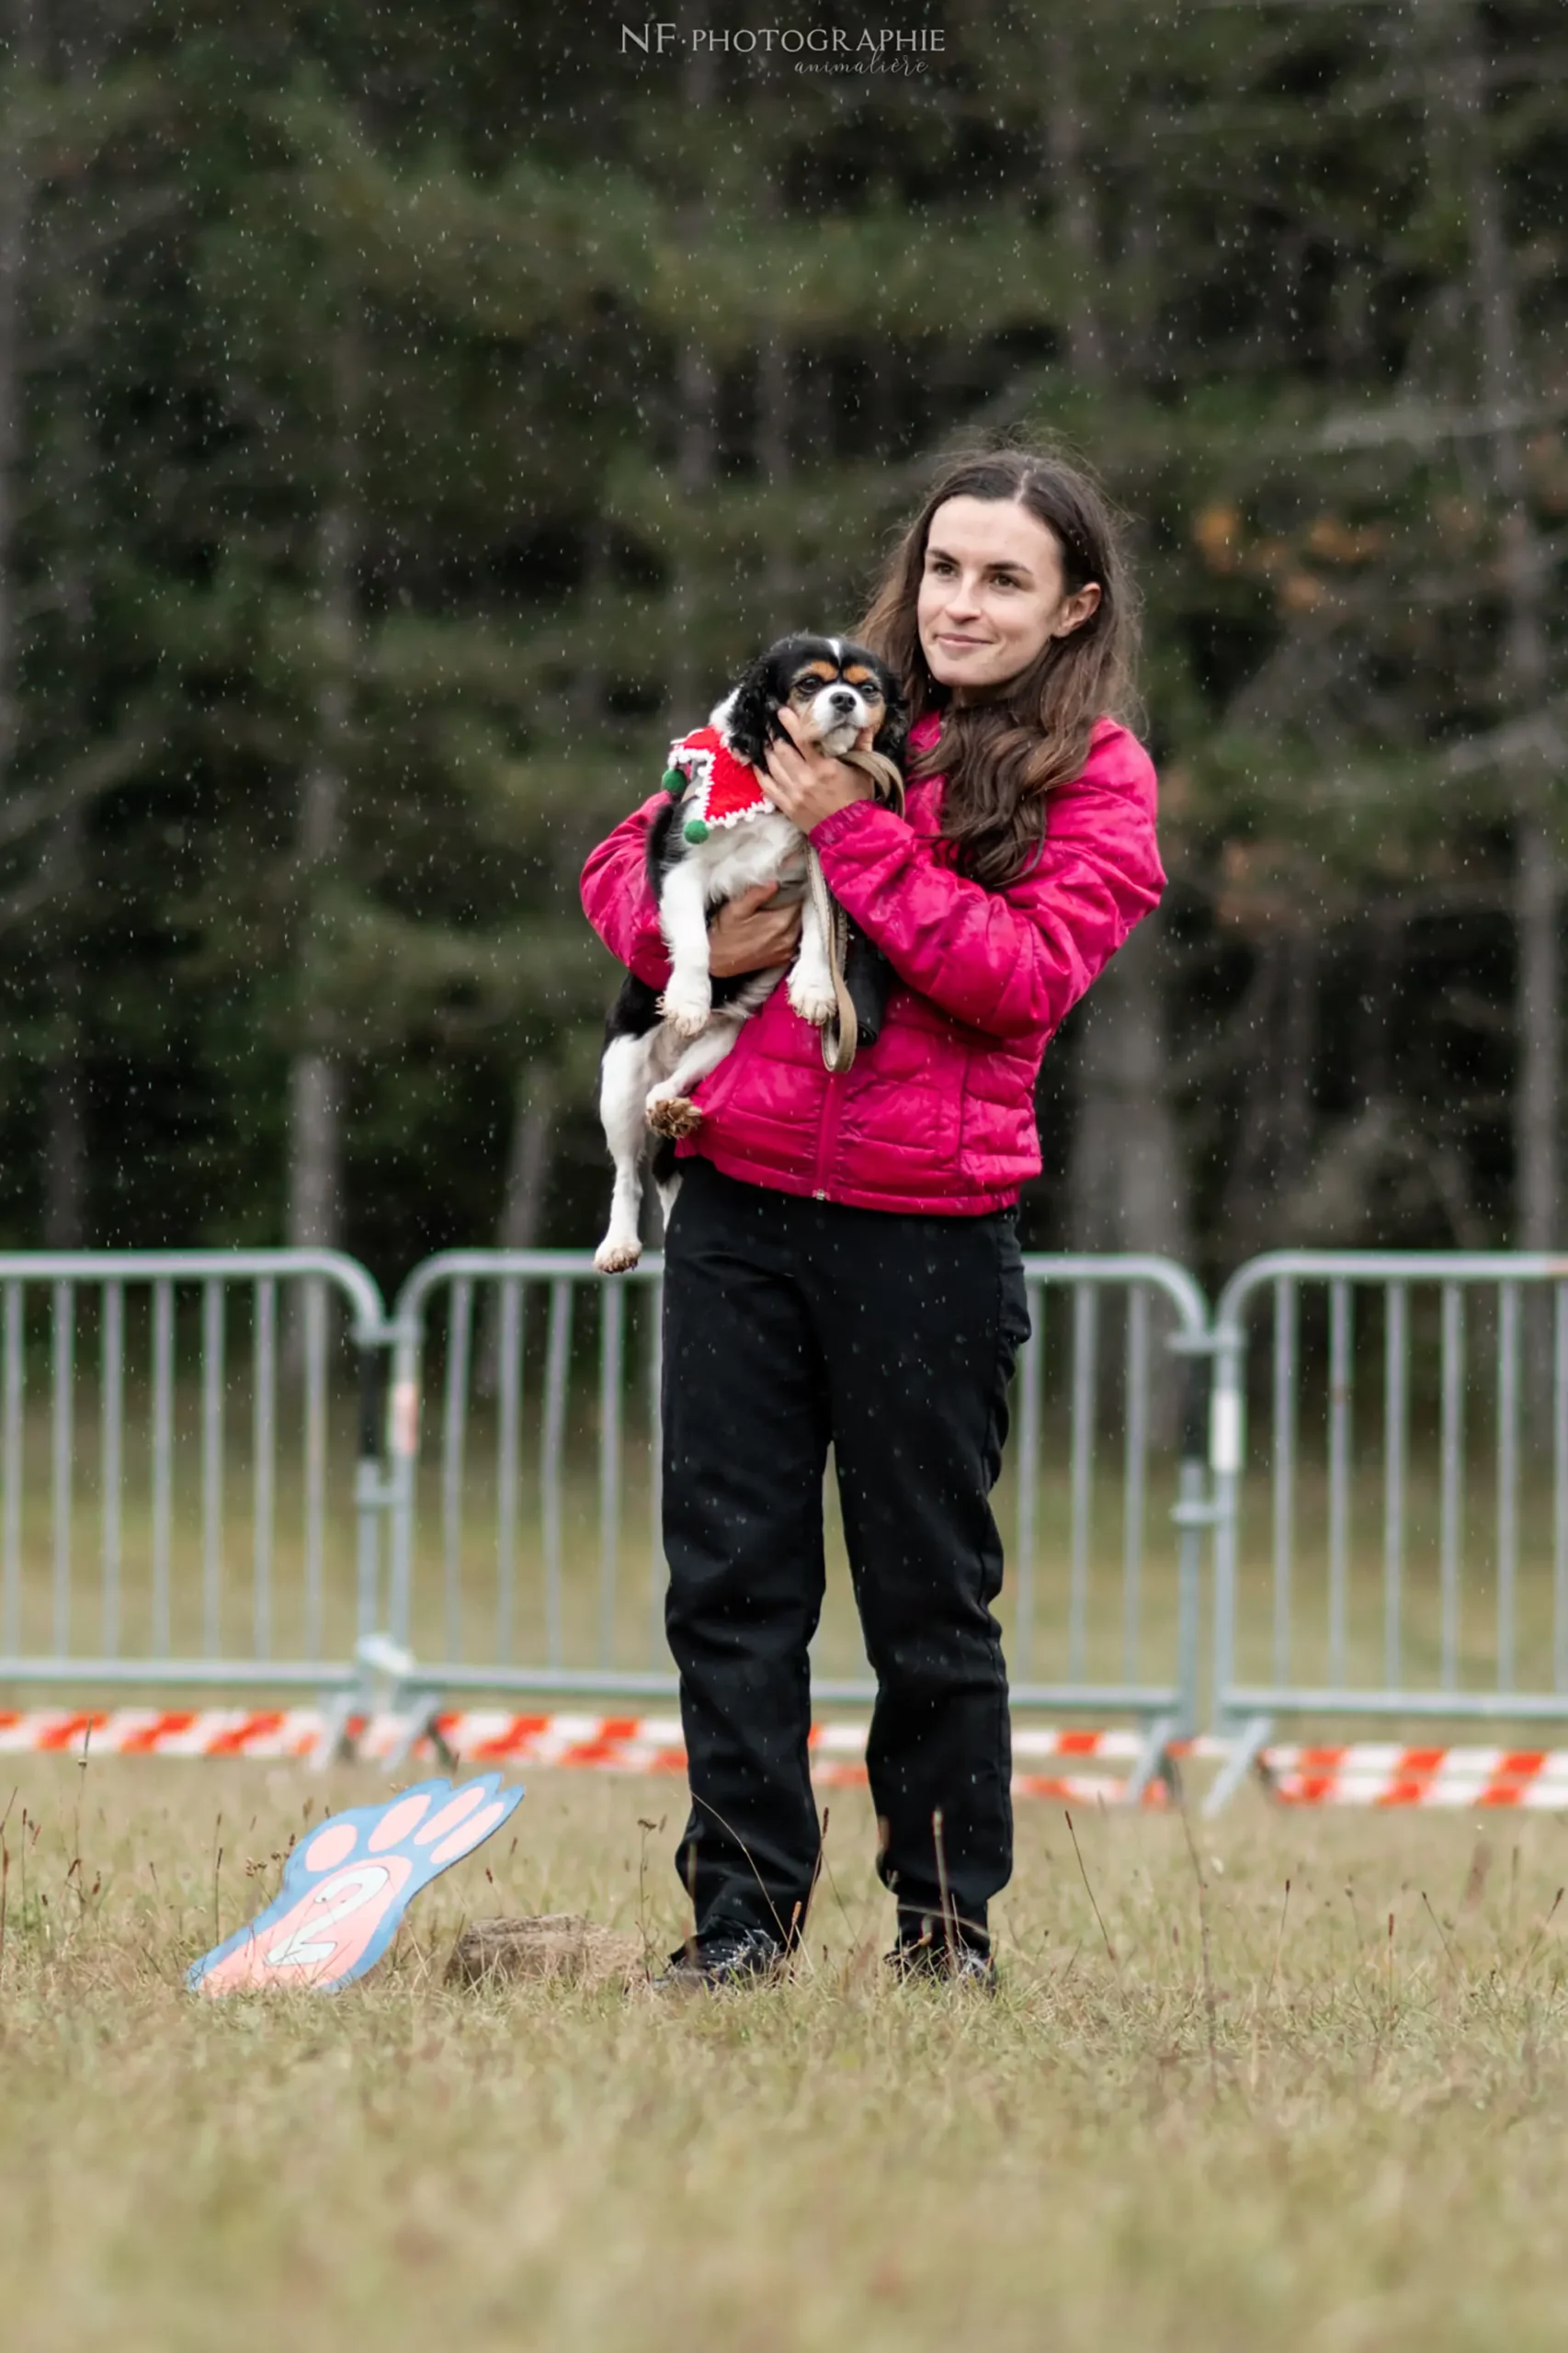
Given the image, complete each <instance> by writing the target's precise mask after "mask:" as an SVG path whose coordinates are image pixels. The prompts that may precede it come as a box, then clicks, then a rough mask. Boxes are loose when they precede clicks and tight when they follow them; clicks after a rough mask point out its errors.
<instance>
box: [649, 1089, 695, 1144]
mask: <svg viewBox="0 0 1568 2353" xmlns="http://www.w3.org/2000/svg"><path fill="white" fill-rule="evenodd" d="M648 1125H649V1126H650V1127H651V1128H652V1129H653V1133H654V1134H655V1135H656V1136H672V1137H674V1138H675V1139H676V1141H677V1142H678V1140H679V1139H680V1138H681V1137H682V1136H693V1135H695V1134H696V1133H697V1131H698V1129H699V1127H700V1126H701V1125H702V1113H701V1111H700V1109H699V1108H698V1106H697V1105H696V1104H695V1103H694V1102H693V1101H692V1099H691V1097H690V1096H689V1095H659V1094H656V1093H655V1094H653V1095H650V1096H649V1097H648Z"/></svg>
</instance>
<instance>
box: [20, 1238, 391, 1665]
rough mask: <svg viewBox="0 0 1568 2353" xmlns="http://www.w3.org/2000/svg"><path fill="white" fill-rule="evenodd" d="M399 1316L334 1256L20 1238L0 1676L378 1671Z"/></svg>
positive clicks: (358, 1270) (349, 1263) (360, 1274)
mask: <svg viewBox="0 0 1568 2353" xmlns="http://www.w3.org/2000/svg"><path fill="white" fill-rule="evenodd" d="M385 1320H386V1319H385V1313H384V1310H383V1307H382V1302H381V1294H380V1292H379V1290H377V1287H376V1285H375V1283H374V1282H373V1281H372V1280H371V1279H370V1277H369V1275H368V1274H367V1273H366V1272H365V1270H364V1268H363V1267H360V1266H358V1265H357V1264H356V1263H355V1262H354V1261H353V1260H352V1259H350V1258H346V1257H343V1256H339V1255H338V1254H337V1253H336V1252H334V1251H325V1250H259V1251H244V1250H223V1251H205V1250H171V1251H81V1252H60V1253H51V1252H32V1251H29V1252H25V1253H19V1252H13V1253H9V1254H6V1255H0V1687H3V1686H5V1685H16V1684H26V1685H29V1686H32V1685H43V1684H51V1685H74V1686H77V1687H82V1688H91V1687H95V1686H97V1687H103V1686H106V1685H107V1686H113V1687H115V1688H120V1689H123V1688H127V1687H133V1686H146V1687H148V1688H160V1687H163V1688H166V1687H169V1686H196V1687H210V1688H219V1687H227V1688H236V1689H237V1688H246V1687H249V1688H261V1687H283V1688H292V1687H306V1688H310V1689H312V1690H313V1691H318V1692H321V1693H323V1694H324V1695H330V1694H334V1693H347V1692H349V1691H350V1690H352V1689H354V1688H358V1686H359V1684H360V1683H361V1682H362V1680H363V1668H362V1666H361V1665H359V1664H358V1662H357V1660H356V1655H355V1653H356V1645H357V1644H358V1643H359V1642H361V1641H362V1640H364V1639H366V1638H373V1636H374V1634H375V1631H376V1629H377V1627H378V1625H379V1623H380V1612H381V1596H380V1577H381V1571H380V1551H381V1521H382V1519H383V1518H384V1517H385V1513H386V1508H387V1502H388V1494H387V1491H386V1489H385V1486H384V1483H383V1481H382V1478H381V1463H380V1459H379V1458H380V1449H381V1429H380V1424H381V1407H380V1378H379V1376H380V1370H381V1361H382V1351H383V1348H384V1345H385ZM346 1420H347V1423H348V1425H349V1427H347V1431H346V1430H345V1427H344V1424H345V1421H346ZM346 1455H347V1456H349V1457H351V1458H352V1459H353V1461H354V1462H355V1465H356V1468H355V1474H354V1479H353V1483H352V1484H350V1483H349V1482H348V1481H347V1479H345V1478H343V1477H341V1476H340V1475H339V1472H338V1469H337V1462H338V1461H339V1460H341V1459H342V1458H343V1457H344V1456H346ZM346 1554H347V1555H348V1556H350V1557H351V1558H352V1561H353V1573H352V1576H351V1578H350V1579H347V1580H346V1579H345V1577H344V1576H343V1574H341V1565H340V1564H341V1561H342V1559H343V1558H344V1557H345V1555H346Z"/></svg>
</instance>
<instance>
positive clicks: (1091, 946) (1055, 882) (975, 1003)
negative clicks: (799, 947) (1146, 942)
mask: <svg viewBox="0 0 1568 2353" xmlns="http://www.w3.org/2000/svg"><path fill="white" fill-rule="evenodd" d="M812 845H813V847H815V849H816V850H817V852H818V855H819V856H820V857H821V859H822V864H823V872H824V875H825V876H826V878H827V884H828V888H829V889H830V890H831V891H832V892H833V895H834V897H835V899H837V900H838V902H839V904H841V905H842V906H844V907H846V908H847V909H848V911H849V913H850V914H851V915H853V916H854V918H855V920H856V922H857V923H858V925H859V926H860V927H861V929H862V930H863V931H864V932H865V933H866V934H867V936H868V937H869V938H871V939H873V940H874V941H875V942H876V944H877V946H878V947H879V948H880V949H881V950H882V952H883V954H884V955H885V956H886V957H887V960H888V961H889V963H890V964H892V968H893V970H894V972H896V973H897V974H898V977H899V979H900V980H901V981H903V983H904V984H905V985H906V986H907V987H909V988H912V989H915V990H917V991H918V992H919V993H920V995H922V996H926V997H929V998H930V999H931V1002H932V1003H933V1004H934V1005H937V1006H940V1007H941V1009H942V1011H943V1012H944V1013H948V1014H950V1015H951V1016H952V1017H953V1018H954V1019H955V1020H957V1021H962V1022H965V1023H967V1024H969V1026H970V1027H971V1028H972V1029H983V1030H985V1031H987V1032H988V1033H989V1034H990V1035H991V1036H992V1037H995V1038H1015V1037H1023V1036H1026V1035H1027V1034H1028V1032H1029V1031H1030V1030H1033V1029H1047V1030H1050V1029H1055V1027H1056V1025H1057V1023H1058V1022H1059V1021H1061V1020H1062V1017H1063V1016H1064V1015H1065V1014H1066V1013H1067V1012H1068V1011H1069V1009H1070V1008H1071V1007H1072V1006H1074V1005H1075V1004H1076V1002H1077V1000H1078V999H1079V997H1081V996H1082V995H1083V994H1084V992H1085V989H1086V988H1087V987H1088V985H1089V983H1090V982H1091V981H1093V980H1094V979H1095V977H1096V974H1097V973H1098V972H1101V971H1102V970H1103V969H1104V967H1105V966H1106V965H1107V964H1108V962H1109V961H1110V959H1111V958H1112V956H1114V955H1115V953H1116V951H1117V949H1119V947H1120V945H1121V943H1122V941H1123V940H1124V939H1125V938H1126V937H1127V935H1128V933H1129V932H1130V931H1131V929H1132V927H1133V926H1134V924H1136V923H1138V922H1139V921H1140V920H1141V919H1142V917H1143V916H1144V915H1147V914H1149V912H1150V911H1151V909H1152V908H1153V907H1154V906H1156V905H1157V904H1158V903H1159V898H1160V893H1161V892H1162V891H1163V889H1164V887H1165V872H1164V870H1163V869H1162V867H1161V865H1160V858H1159V851H1158V849H1157V847H1156V846H1155V840H1154V771H1153V764H1152V763H1151V761H1150V759H1149V756H1148V755H1147V753H1146V752H1145V751H1144V750H1143V748H1142V745H1140V744H1139V743H1138V742H1137V741H1136V739H1135V738H1134V737H1133V736H1131V735H1130V734H1128V733H1126V731H1125V730H1124V729H1121V728H1116V729H1112V730H1108V731H1107V732H1106V733H1104V734H1103V735H1102V736H1101V737H1100V738H1099V740H1098V741H1097V742H1096V743H1095V744H1094V745H1092V747H1091V749H1090V752H1089V756H1088V759H1087V761H1086V763H1085V767H1084V771H1083V773H1082V775H1081V776H1079V777H1077V778H1076V779H1074V782H1073V783H1071V784H1068V785H1063V786H1062V787H1061V788H1060V789H1059V790H1057V791H1056V792H1054V793H1053V794H1052V795H1051V812H1050V817H1049V820H1048V829H1047V833H1046V836H1045V841H1044V843H1043V845H1042V847H1041V851H1040V856H1039V858H1038V859H1037V861H1036V863H1035V865H1034V867H1033V869H1032V870H1031V871H1030V872H1029V873H1028V874H1027V875H1025V876H1023V877H1022V878H1020V880H1019V881H1017V882H1014V883H1010V884H1009V885H1008V886H1007V888H1006V890H1005V891H988V890H985V889H983V887H982V885H981V884H980V883H978V882H971V881H968V880H967V879H966V878H965V877H964V876H962V875H959V874H955V873H954V872H953V871H952V870H951V869H950V868H949V867H947V866H945V865H943V864H941V863H940V862H939V860H938V858H937V855H936V852H937V845H936V844H935V843H933V842H931V841H928V840H926V838H924V837H923V836H922V835H918V834H916V833H915V832H914V831H913V829H912V828H911V827H910V826H909V825H907V824H905V823H904V822H903V818H901V817H896V816H894V814H893V813H892V811H891V810H889V809H881V808H878V807H876V806H874V805H873V804H872V803H870V802H869V801H856V802H854V803H853V804H852V805H851V806H848V807H846V808H840V809H837V810H835V811H834V812H832V813H831V814H829V815H827V816H825V817H824V818H822V819H821V820H820V822H819V823H818V824H815V825H813V826H812Z"/></svg>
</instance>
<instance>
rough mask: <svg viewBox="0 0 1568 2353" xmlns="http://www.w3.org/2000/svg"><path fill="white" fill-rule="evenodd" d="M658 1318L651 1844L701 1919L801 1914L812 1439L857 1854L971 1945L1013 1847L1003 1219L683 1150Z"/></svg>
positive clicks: (1008, 1351)
mask: <svg viewBox="0 0 1568 2353" xmlns="http://www.w3.org/2000/svg"><path fill="white" fill-rule="evenodd" d="M664 1313H665V1331H664V1384H663V1403H664V1425H665V1452H664V1525H665V1552H666V1553H667V1556H668V1560H669V1565H670V1585H669V1594H668V1599H667V1603H666V1609H665V1622H666V1626H667V1629H668V1633H669V1641H670V1648H671V1650H672V1651H673V1653H674V1654H675V1659H676V1665H677V1666H678V1668H679V1670H680V1689H681V1716H682V1721H683V1722H684V1725H685V1730H686V1745H687V1761H688V1771H689V1776H690V1782H691V1798H692V1806H691V1817H690V1820H689V1822H688V1823H687V1829H686V1834H685V1836H684V1838H683V1839H682V1841H681V1844H680V1847H679V1849H678V1850H677V1855H676V1865H677V1868H678V1870H679V1871H680V1875H681V1878H682V1881H683V1882H684V1883H685V1885H686V1886H687V1888H688V1889H689V1891H690V1893H691V1895H692V1899H693V1902H694V1904H695V1906H696V1912H697V1932H698V1935H699V1937H702V1936H707V1935H710V1934H711V1933H712V1932H713V1931H714V1930H715V1929H717V1928H721V1927H731V1926H733V1927H760V1928H765V1929H768V1930H771V1931H772V1933H774V1934H775V1935H780V1936H783V1937H784V1938H786V1939H787V1940H789V1941H793V1940H794V1938H796V1937H798V1935H799V1934H800V1931H801V1927H803V1925H804V1921H805V1916H806V1907H807V1904H808V1902H809V1900H810V1896H811V1893H812V1882H813V1880H814V1877H815V1874H816V1870H817V1860H818V1847H819V1843H820V1834H819V1829H818V1823H817V1813H816V1807H815V1804H814V1802H813V1799H812V1786H811V1779H810V1774H809V1771H808V1765H807V1744H806V1735H807V1733H808V1731H809V1729H810V1724H811V1694H810V1688H809V1668H808V1661H807V1644H808V1643H810V1641H811V1638H812V1633H813V1632H814V1631H815V1628H816V1624H817V1620H818V1617H819V1615H820V1613H821V1608H822V1599H823V1587H824V1560H823V1522H822V1487H823V1476H824V1470H825V1467H826V1460H827V1450H828V1448H829V1446H830V1444H831V1446H832V1448H833V1451H834V1457H835V1464H836V1468H837V1472H838V1492H839V1497H840V1501H841V1505H842V1508H843V1516H844V1530H845V1537H846V1544H847V1549H848V1553H849V1563H850V1569H851V1573H852V1575H853V1579H854V1589H855V1598H856V1601H857V1603H858V1608H859V1612H860V1622H861V1626H862V1628H863V1630H864V1633H865V1640H866V1652H867V1655H868V1657H869V1660H870V1663H871V1665H872V1668H873V1670H874V1672H875V1675H876V1678H877V1687H878V1694H879V1696H878V1699H877V1704H876V1709H875V1712H874V1714H873V1717H872V1722H871V1731H870V1742H869V1752H868V1759H867V1761H868V1765H869V1778H870V1785H871V1795H872V1798H873V1800H874V1802H875V1804H876V1809H877V1815H878V1821H879V1828H880V1837H881V1847H880V1853H879V1858H878V1870H879V1874H880V1876H881V1880H882V1882H883V1884H884V1886H886V1887H888V1888H890V1889H892V1892H893V1893H894V1895H895V1896H896V1898H897V1903H898V1910H899V1933H900V1935H901V1936H905V1937H911V1936H919V1935H920V1934H921V1933H922V1924H923V1922H927V1921H929V1922H935V1923H936V1924H937V1926H936V1927H935V1929H934V1930H933V1931H931V1932H932V1933H937V1934H940V1919H941V1914H942V1878H943V1872H944V1870H945V1873H946V1879H947V1893H948V1901H949V1905H950V1906H951V1907H952V1910H953V1911H954V1912H955V1913H956V1914H957V1916H958V1919H959V1921H960V1930H961V1933H963V1934H964V1935H965V1936H966V1937H967V1938H969V1939H970V1940H971V1941H972V1942H974V1943H975V1944H977V1945H980V1946H982V1947H983V1946H984V1945H985V1944H986V1941H987V1938H986V1905H987V1903H988V1901H989V1899H990V1898H991V1897H992V1896H993V1895H994V1894H995V1893H997V1891H998V1890H999V1889H1000V1888H1002V1887H1004V1886H1005V1885H1006V1881H1007V1879H1008V1876H1009V1873H1010V1871H1011V1869H1012V1836H1013V1815H1012V1801H1011V1796H1010V1782H1011V1779H1012V1749H1011V1740H1010V1735H1009V1727H1008V1712H1007V1682H1006V1668H1005V1666H1004V1665H1003V1660H1002V1645H1001V1630H1000V1628H999V1627H998V1625H997V1623H996V1620H995V1619H994V1616H993V1615H992V1611H991V1604H992V1602H993V1601H994V1599H995V1597H996V1595H997V1593H998V1591H999V1590H1000V1588H1001V1583H1002V1545H1001V1540H1000V1538H999V1536H998V1534H997V1530H996V1523H995V1521H994V1518H993V1517H992V1513H991V1506H990V1502H989V1497H990V1494H991V1490H992V1488H993V1487H994V1484H995V1482H996V1474H997V1472H998V1470H999V1469H1000V1467H1001V1460H1002V1447H1003V1442H1004V1440H1005V1438H1006V1428H1007V1408H1006V1391H1007V1384H1008V1381H1009V1380H1010V1378H1011V1375H1012V1370H1013V1362H1014V1358H1015V1356H1016V1354H1017V1349H1018V1347H1019V1346H1020V1344H1021V1343H1022V1341H1023V1340H1024V1339H1026V1338H1027V1337H1028V1307H1027V1304H1026V1300H1025V1292H1024V1279H1023V1265H1022V1259H1021V1256H1020V1254H1019V1250H1018V1243H1017V1231H1016V1221H1015V1216H1014V1213H1013V1212H1012V1211H999V1212H997V1213H995V1214H994V1215H991V1216H985V1217H925V1216H913V1215H903V1214H893V1213H890V1212H886V1211H877V1210H856V1209H846V1208H844V1207H842V1206H840V1205H839V1204H837V1203H835V1202H830V1201H816V1200H805V1199H798V1198H796V1197H795V1196H793V1195H790V1194H786V1193H778V1192H771V1191H767V1190H764V1189H763V1188H760V1187H757V1186H754V1185H744V1184H740V1183H737V1182H736V1181H735V1180H734V1179H733V1178H732V1177H728V1176H722V1175H721V1174H720V1172H719V1171H718V1170H717V1169H715V1168H714V1167H713V1166H712V1165H711V1164H710V1162H707V1161H704V1160H688V1161H687V1162H686V1163H685V1164H684V1168H683V1182H682V1186H681V1191H680V1196H679V1199H678V1200H677V1201H676V1208H675V1212H674V1215H673V1218H672V1220H671V1224H670V1231H669V1234H668V1237H667V1239H666V1243H665V1311H664ZM938 1822H939V1825H940V1827H939V1838H940V1854H939V1853H938V1830H937V1823H938Z"/></svg>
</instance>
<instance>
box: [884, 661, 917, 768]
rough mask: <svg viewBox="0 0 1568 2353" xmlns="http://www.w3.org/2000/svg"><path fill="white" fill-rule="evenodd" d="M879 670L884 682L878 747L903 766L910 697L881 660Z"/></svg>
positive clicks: (906, 745)
mask: <svg viewBox="0 0 1568 2353" xmlns="http://www.w3.org/2000/svg"><path fill="white" fill-rule="evenodd" d="M877 670H878V675H879V676H880V677H881V682H882V723H881V726H880V727H879V728H878V730H877V733H876V749H877V750H878V751H879V752H885V753H886V754H887V756H888V757H889V759H890V760H896V761H897V762H898V764H899V766H900V767H903V755H904V752H905V750H906V749H907V747H908V744H909V702H908V699H907V697H906V696H905V694H904V691H903V688H902V687H901V686H900V685H899V682H898V680H897V679H896V678H895V677H894V676H893V674H892V671H891V670H889V669H887V668H885V667H884V666H883V665H882V664H881V663H880V662H879V664H878V665H877Z"/></svg>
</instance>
